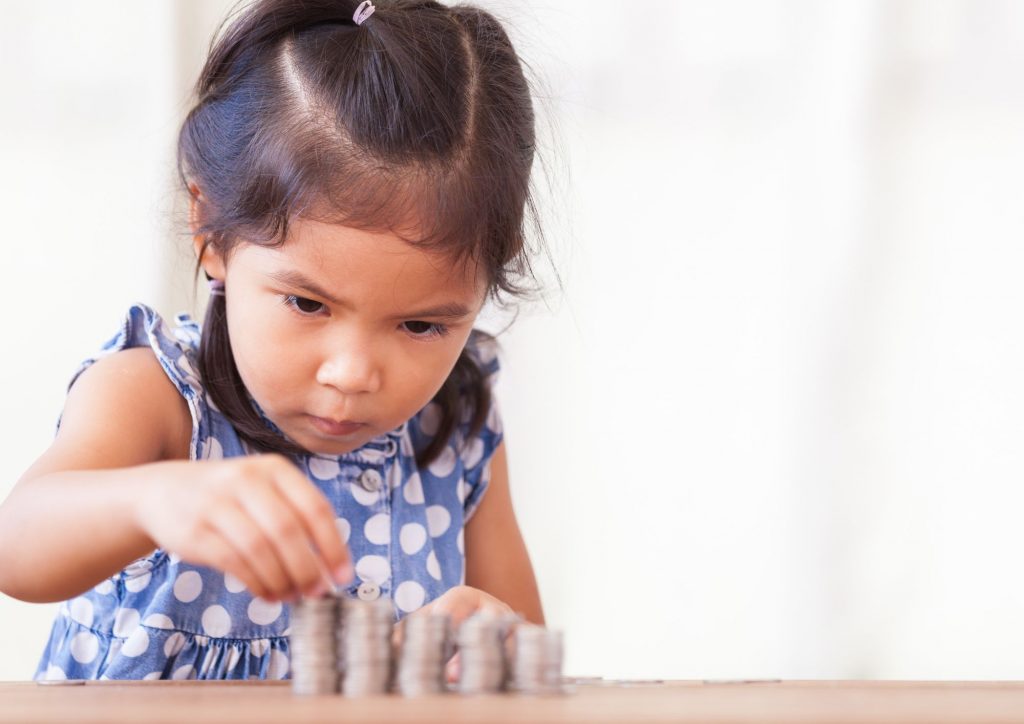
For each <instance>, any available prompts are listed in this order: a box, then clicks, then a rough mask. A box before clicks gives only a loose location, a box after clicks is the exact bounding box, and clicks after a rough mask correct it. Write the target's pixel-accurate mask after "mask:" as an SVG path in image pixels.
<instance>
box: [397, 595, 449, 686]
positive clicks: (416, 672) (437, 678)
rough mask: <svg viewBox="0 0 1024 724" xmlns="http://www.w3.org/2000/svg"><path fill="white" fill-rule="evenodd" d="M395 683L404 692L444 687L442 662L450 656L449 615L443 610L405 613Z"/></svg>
mask: <svg viewBox="0 0 1024 724" xmlns="http://www.w3.org/2000/svg"><path fill="white" fill-rule="evenodd" d="M401 628H402V647H401V650H400V653H399V655H398V673H397V676H396V677H395V684H396V687H397V689H398V691H399V693H401V694H403V695H404V696H422V695H424V694H438V693H441V692H443V691H445V673H444V669H445V664H446V663H447V662H448V659H449V658H450V657H451V634H450V631H451V618H450V617H449V616H447V615H446V614H427V613H422V614H419V615H412V616H407V617H406V618H405V620H404V621H403V623H402V627H401Z"/></svg>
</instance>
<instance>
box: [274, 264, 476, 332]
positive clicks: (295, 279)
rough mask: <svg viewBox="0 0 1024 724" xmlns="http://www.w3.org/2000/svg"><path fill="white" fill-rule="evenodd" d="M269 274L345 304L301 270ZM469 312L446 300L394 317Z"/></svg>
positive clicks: (458, 315) (456, 316) (450, 315)
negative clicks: (433, 305)
mask: <svg viewBox="0 0 1024 724" xmlns="http://www.w3.org/2000/svg"><path fill="white" fill-rule="evenodd" d="M269 276H270V278H271V279H273V280H275V281H277V282H279V283H281V284H285V285H286V286H290V287H297V288H299V289H302V290H304V291H307V292H310V293H311V294H313V295H314V296H317V297H320V298H321V299H326V300H327V301H328V302H330V303H331V304H334V305H337V306H339V307H343V306H345V303H344V302H342V301H340V300H338V299H335V298H334V297H333V296H331V295H330V294H328V293H327V292H325V291H324V290H323V289H322V288H321V287H320V285H319V284H317V283H316V282H315V281H313V280H312V279H310V278H309V277H307V276H306V275H305V274H303V273H302V272H299V271H294V270H290V269H286V270H283V271H274V272H270V274H269ZM469 314H470V309H469V307H467V306H466V305H464V304H459V303H458V302H447V303H445V304H439V305H437V306H435V307H429V308H427V309H420V310H417V311H415V312H408V313H405V314H401V315H399V316H398V317H396V318H399V317H400V318H402V319H418V318H419V317H433V318H436V319H446V320H451V321H454V320H458V319H462V318H463V317H468V316H469Z"/></svg>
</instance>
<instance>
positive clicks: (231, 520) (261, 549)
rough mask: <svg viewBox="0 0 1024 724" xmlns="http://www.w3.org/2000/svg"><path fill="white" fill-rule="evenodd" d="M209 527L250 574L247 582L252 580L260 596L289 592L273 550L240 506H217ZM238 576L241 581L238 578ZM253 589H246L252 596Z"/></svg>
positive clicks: (289, 580) (285, 574) (282, 567)
mask: <svg viewBox="0 0 1024 724" xmlns="http://www.w3.org/2000/svg"><path fill="white" fill-rule="evenodd" d="M210 524H211V525H212V526H213V528H214V530H215V531H216V532H217V533H219V534H220V535H221V536H222V537H223V538H224V539H225V540H226V541H227V543H229V544H230V545H231V547H232V549H233V550H234V551H235V552H236V554H237V555H238V557H239V558H240V559H241V560H242V561H243V563H244V564H245V566H246V568H247V569H248V570H250V571H251V572H252V573H251V575H250V576H249V577H250V579H255V582H256V583H257V586H256V589H259V590H261V591H263V592H264V593H263V594H260V595H264V594H265V595H264V597H266V596H267V595H272V596H283V595H285V594H287V593H288V592H289V591H290V590H291V588H292V585H291V579H290V578H289V576H288V574H287V572H285V569H284V566H283V565H282V564H281V561H280V560H279V559H278V556H277V553H276V551H275V550H274V547H273V546H272V545H271V544H270V542H269V541H268V540H267V538H266V536H265V535H264V533H263V531H262V529H261V528H260V526H259V525H258V524H257V523H256V522H255V521H254V520H253V519H252V518H251V517H250V516H249V515H247V514H246V512H245V511H243V510H242V509H241V508H240V507H235V506H230V505H225V506H221V507H220V508H219V509H218V510H217V514H216V515H214V516H211V520H210ZM234 575H238V574H234ZM238 577H239V578H242V579H243V580H245V579H244V578H243V577H242V576H238ZM247 585H248V584H247ZM256 589H253V588H251V587H250V588H249V590H250V591H251V592H253V593H255V592H256Z"/></svg>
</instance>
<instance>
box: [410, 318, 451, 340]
mask: <svg viewBox="0 0 1024 724" xmlns="http://www.w3.org/2000/svg"><path fill="white" fill-rule="evenodd" d="M402 327H404V328H405V331H406V332H408V333H409V334H411V335H412V336H413V337H420V338H422V339H426V338H429V337H443V336H444V335H446V334H448V328H447V327H445V326H444V325H443V324H434V323H433V322H420V321H418V320H413V321H411V322H402Z"/></svg>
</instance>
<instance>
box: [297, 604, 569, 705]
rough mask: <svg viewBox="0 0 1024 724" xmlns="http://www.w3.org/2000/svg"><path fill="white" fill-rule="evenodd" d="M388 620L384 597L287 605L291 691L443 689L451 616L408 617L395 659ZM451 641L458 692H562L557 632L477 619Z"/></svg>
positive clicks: (412, 692) (390, 611) (390, 609)
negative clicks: (455, 653) (456, 662)
mask: <svg viewBox="0 0 1024 724" xmlns="http://www.w3.org/2000/svg"><path fill="white" fill-rule="evenodd" d="M394 622H395V609H394V606H393V604H392V603H391V601H390V600H389V599H387V598H381V599H377V600H375V601H362V600H359V599H349V598H343V599H340V598H338V597H336V596H326V597H322V598H304V599H302V600H301V601H299V602H298V603H296V604H295V605H294V606H293V607H292V626H291V666H292V690H293V691H294V692H295V693H296V694H311V695H322V694H336V693H338V692H339V691H340V692H341V693H342V694H344V695H345V696H350V697H358V696H374V695H381V694H385V693H387V692H388V691H390V690H391V688H392V681H393V683H394V688H395V690H397V691H398V692H399V693H401V694H403V695H405V696H423V695H429V694H437V693H441V692H444V691H446V690H447V686H446V683H445V665H446V664H447V662H448V660H449V659H450V658H451V654H452V650H453V647H452V627H451V620H450V618H449V617H448V616H446V615H441V614H431V613H427V612H422V613H419V614H415V615H411V616H407V617H406V618H405V620H404V623H403V626H402V629H403V630H402V645H401V649H400V651H399V655H398V656H397V657H396V656H395V655H394V653H393V651H394V649H393V647H392V642H391V639H392V633H393V632H394ZM513 627H514V634H513V635H512V636H511V638H510V637H509V634H510V632H511V631H512V630H513ZM455 643H456V644H457V646H458V651H459V658H460V663H461V666H460V676H459V680H458V682H457V683H456V685H455V687H454V688H455V690H456V691H458V692H459V693H461V694H467V695H472V694H492V693H496V692H500V691H504V690H506V689H511V690H513V691H516V692H519V693H523V694H555V693H560V692H562V691H563V688H562V658H563V643H562V634H561V632H560V631H552V630H549V629H546V628H544V627H542V626H534V625H532V624H527V623H524V622H522V621H521V619H516V618H510V617H501V616H494V615H492V614H485V613H477V614H475V615H473V616H470V617H469V618H467V619H466V620H465V621H463V623H462V625H461V626H460V627H459V629H458V632H457V634H456V636H455ZM396 661H397V673H396V674H393V670H394V668H395V666H394V664H395V663H396Z"/></svg>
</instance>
